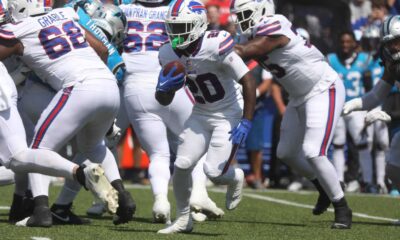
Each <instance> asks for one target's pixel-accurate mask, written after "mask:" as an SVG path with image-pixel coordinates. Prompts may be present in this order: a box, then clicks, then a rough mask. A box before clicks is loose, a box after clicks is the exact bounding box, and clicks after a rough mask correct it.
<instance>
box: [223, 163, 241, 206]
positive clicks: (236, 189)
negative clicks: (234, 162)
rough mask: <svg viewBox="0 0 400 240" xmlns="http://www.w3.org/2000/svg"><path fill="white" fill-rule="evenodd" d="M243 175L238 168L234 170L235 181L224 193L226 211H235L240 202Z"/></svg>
mask: <svg viewBox="0 0 400 240" xmlns="http://www.w3.org/2000/svg"><path fill="white" fill-rule="evenodd" d="M243 182H244V173H243V170H242V169H240V168H236V169H235V181H234V182H233V183H231V184H230V185H228V189H227V191H226V209H228V210H233V209H235V208H236V207H237V206H238V205H239V203H240V201H241V200H242V190H243Z"/></svg>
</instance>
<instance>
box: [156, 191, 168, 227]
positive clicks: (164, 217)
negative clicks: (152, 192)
mask: <svg viewBox="0 0 400 240" xmlns="http://www.w3.org/2000/svg"><path fill="white" fill-rule="evenodd" d="M170 211H171V205H170V204H169V201H168V198H167V196H166V195H163V194H159V195H157V196H156V197H155V201H154V205H153V222H155V223H165V224H168V225H169V224H171V215H170Z"/></svg>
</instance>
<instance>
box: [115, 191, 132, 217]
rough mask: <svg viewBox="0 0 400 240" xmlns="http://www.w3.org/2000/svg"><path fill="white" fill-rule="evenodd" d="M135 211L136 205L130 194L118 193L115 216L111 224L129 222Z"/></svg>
mask: <svg viewBox="0 0 400 240" xmlns="http://www.w3.org/2000/svg"><path fill="white" fill-rule="evenodd" d="M135 211H136V203H135V201H133V199H132V196H131V194H130V193H129V192H128V191H123V192H120V193H119V194H118V209H117V214H116V215H115V216H114V219H113V223H114V224H115V225H119V224H123V223H127V222H129V221H131V220H132V219H133V215H134V214H135Z"/></svg>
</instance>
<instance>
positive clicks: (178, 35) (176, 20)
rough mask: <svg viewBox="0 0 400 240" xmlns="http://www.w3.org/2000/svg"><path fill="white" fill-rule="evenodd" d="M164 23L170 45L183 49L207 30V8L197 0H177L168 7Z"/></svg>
mask: <svg viewBox="0 0 400 240" xmlns="http://www.w3.org/2000/svg"><path fill="white" fill-rule="evenodd" d="M165 25H166V30H167V34H168V36H169V39H170V41H171V45H172V47H173V48H178V49H185V48H187V47H188V46H189V44H190V43H192V42H194V41H196V40H197V39H199V38H200V37H202V36H203V35H204V33H205V31H206V30H207V25H208V22H207V10H206V8H205V6H204V4H203V3H202V2H201V1H199V0H177V1H175V3H174V4H172V5H171V6H170V7H169V9H168V13H167V17H166V19H165Z"/></svg>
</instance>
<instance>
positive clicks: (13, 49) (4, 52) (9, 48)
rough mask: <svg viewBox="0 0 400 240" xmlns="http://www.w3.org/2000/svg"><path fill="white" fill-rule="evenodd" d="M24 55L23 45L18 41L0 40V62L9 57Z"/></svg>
mask: <svg viewBox="0 0 400 240" xmlns="http://www.w3.org/2000/svg"><path fill="white" fill-rule="evenodd" d="M23 54H24V45H23V44H22V43H21V42H20V41H19V40H18V39H15V38H14V39H3V38H0V61H2V60H4V59H6V58H8V57H10V56H11V55H19V56H22V55H23Z"/></svg>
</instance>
